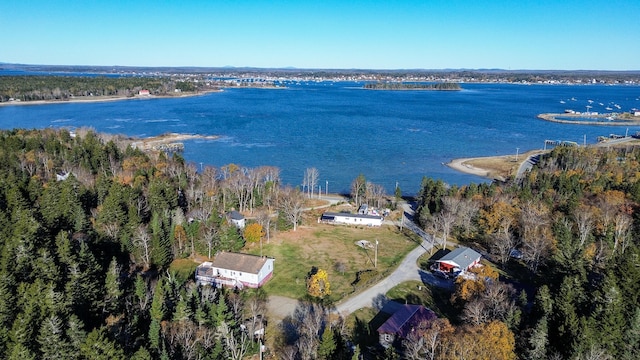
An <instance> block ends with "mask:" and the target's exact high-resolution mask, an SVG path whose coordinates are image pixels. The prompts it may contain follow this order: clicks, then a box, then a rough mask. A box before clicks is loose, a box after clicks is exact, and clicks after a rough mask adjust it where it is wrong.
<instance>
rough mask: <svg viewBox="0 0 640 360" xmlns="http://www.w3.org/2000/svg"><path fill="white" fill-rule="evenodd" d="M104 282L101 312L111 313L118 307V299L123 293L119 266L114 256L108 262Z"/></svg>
mask: <svg viewBox="0 0 640 360" xmlns="http://www.w3.org/2000/svg"><path fill="white" fill-rule="evenodd" d="M104 282H105V286H104V289H105V297H104V309H103V312H105V313H112V312H113V311H117V309H118V308H119V301H120V298H121V297H122V294H123V290H122V288H121V280H120V266H119V265H118V261H117V260H116V258H115V257H114V258H112V259H111V263H109V268H108V269H107V275H106V278H105V281H104Z"/></svg>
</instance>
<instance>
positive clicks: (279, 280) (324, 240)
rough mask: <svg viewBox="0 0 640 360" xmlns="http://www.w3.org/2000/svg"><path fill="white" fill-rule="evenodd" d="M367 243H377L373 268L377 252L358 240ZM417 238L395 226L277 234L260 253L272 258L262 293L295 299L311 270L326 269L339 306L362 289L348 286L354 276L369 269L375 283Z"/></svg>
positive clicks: (316, 227)
mask: <svg viewBox="0 0 640 360" xmlns="http://www.w3.org/2000/svg"><path fill="white" fill-rule="evenodd" d="M360 240H367V241H369V242H370V243H371V244H372V245H373V246H374V247H375V242H376V240H377V241H378V243H379V245H378V254H377V255H378V256H377V267H376V268H374V262H375V261H376V260H375V259H376V256H375V248H370V249H363V248H361V247H360V246H358V245H356V242H357V241H360ZM417 241H418V240H417V237H416V236H415V235H414V234H412V233H409V232H400V230H399V229H398V228H396V227H393V226H382V227H380V228H369V227H351V226H335V225H327V224H313V225H308V226H301V227H299V228H298V230H297V231H295V232H294V231H288V232H282V233H278V234H277V235H276V237H275V238H272V239H271V241H270V243H268V244H267V243H266V242H263V246H262V254H263V255H266V256H270V257H273V258H275V265H274V276H273V278H272V279H271V280H269V282H268V283H267V284H266V285H265V287H264V289H265V290H266V291H267V293H269V294H270V295H282V296H287V297H291V298H295V299H299V298H302V297H304V296H305V294H306V282H305V278H306V276H307V273H309V271H310V270H311V267H313V266H315V267H318V268H320V269H324V270H326V271H327V273H328V274H329V283H330V284H331V292H332V293H331V296H330V300H331V301H337V300H339V299H341V298H343V297H345V296H348V295H350V294H352V293H354V292H356V291H358V290H359V289H360V288H364V287H366V284H364V282H365V279H363V281H361V284H357V285H352V284H353V283H354V281H355V280H356V274H357V272H358V271H362V270H372V271H369V272H368V273H367V275H366V276H365V278H366V279H369V280H371V281H374V280H375V279H381V278H382V277H384V276H385V275H387V274H388V273H389V272H390V271H392V270H393V269H394V268H395V267H396V266H397V265H398V264H399V263H400V262H401V261H402V259H403V258H404V256H405V255H406V254H407V253H408V252H409V251H411V249H413V248H415V247H416V246H417ZM244 251H246V252H249V253H252V254H260V246H259V244H252V245H250V246H248V247H247V248H246V249H245V250H244Z"/></svg>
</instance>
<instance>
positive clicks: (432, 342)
mask: <svg viewBox="0 0 640 360" xmlns="http://www.w3.org/2000/svg"><path fill="white" fill-rule="evenodd" d="M639 169H640V149H638V148H635V147H631V146H628V147H620V148H611V149H608V148H602V147H557V148H555V149H554V150H553V151H551V152H549V153H547V154H545V155H542V156H541V157H540V159H539V161H538V164H537V165H536V166H535V167H534V168H533V169H532V170H531V171H529V172H528V173H526V174H525V176H524V177H523V178H522V179H509V180H507V181H506V182H504V183H496V182H494V183H491V184H470V185H466V186H462V187H455V186H454V187H451V186H448V185H447V184H445V183H443V182H442V181H438V180H434V179H430V178H427V177H425V178H424V179H423V181H422V184H421V190H420V192H419V194H418V195H417V197H416V199H415V200H416V201H417V204H418V211H417V214H416V220H417V221H418V222H419V224H420V226H421V227H422V228H424V229H425V230H426V231H427V232H428V233H430V234H433V235H434V236H435V237H436V238H438V239H441V240H442V241H443V242H444V243H445V245H446V243H447V242H449V244H451V243H454V242H457V243H459V244H462V245H466V246H470V247H473V248H474V249H476V250H478V251H480V252H481V253H482V255H483V256H484V257H485V258H486V259H488V260H489V261H490V263H485V265H486V266H484V267H483V268H481V270H478V271H477V274H476V275H477V276H475V277H465V278H462V277H460V278H458V279H457V280H456V281H455V285H454V289H453V290H452V291H451V292H450V293H448V292H445V291H436V290H433V294H435V295H434V296H436V295H437V296H439V297H440V300H442V299H444V300H443V301H441V302H440V304H441V305H442V307H441V308H438V309H434V310H435V311H436V312H437V313H438V316H439V317H440V319H438V320H437V321H436V322H434V323H433V324H430V325H429V326H428V327H426V328H424V329H418V330H420V331H416V332H415V335H414V336H411V337H409V338H408V339H407V341H405V342H403V343H402V344H398V347H397V348H395V349H394V348H389V349H387V350H381V349H375V348H374V346H373V345H371V344H370V342H369V341H370V339H365V337H366V336H370V335H371V333H374V336H375V335H376V334H375V329H370V328H369V325H368V324H365V323H362V322H359V320H358V319H357V318H356V319H355V325H353V326H351V325H347V324H346V323H345V322H343V321H342V320H336V319H331V318H330V316H329V311H328V306H330V304H324V303H323V302H322V301H316V302H313V301H311V302H300V303H299V305H298V308H297V309H295V312H294V316H293V317H291V318H289V319H287V321H286V322H283V323H282V324H281V325H278V326H276V328H277V329H278V331H277V332H278V334H275V335H272V336H273V337H274V338H275V339H274V340H273V341H272V343H271V344H270V345H271V346H272V347H273V348H272V350H271V352H270V353H269V357H270V358H277V359H291V360H296V359H359V358H362V357H363V356H364V358H366V359H375V358H378V359H396V358H400V356H402V357H403V358H407V359H425V358H428V359H453V358H456V359H585V360H586V359H635V358H636V356H637V354H638V353H640V259H639V255H640V241H639V240H638V237H637V235H635V234H636V233H637V228H638V225H639V223H638V221H639V218H638V213H639V212H638V204H640V171H639ZM309 173H310V174H309V177H310V178H314V176H311V175H313V172H311V171H310V172H309ZM305 181H306V180H305ZM310 181H311V180H310ZM358 184H359V186H354V187H353V188H354V192H355V193H354V194H352V198H353V197H355V199H356V201H355V202H356V203H361V202H362V203H364V202H369V201H371V200H372V199H375V197H371V198H370V199H362V198H360V197H359V196H361V195H363V194H367V191H366V188H367V183H366V181H365V179H364V176H359V177H358V178H356V180H354V185H358ZM370 187H371V188H372V189H373V188H375V187H373V186H370ZM361 189H362V190H361ZM354 195H355V196H354ZM396 197H399V196H398V194H396ZM303 199H304V194H303V193H302V192H301V191H300V189H295V188H291V187H288V186H283V185H282V184H280V180H279V170H278V169H277V168H274V167H269V166H262V167H258V168H253V169H252V168H244V167H241V166H238V165H235V164H229V165H226V166H223V167H220V168H213V167H204V168H201V169H198V168H196V166H195V165H194V164H189V163H187V162H186V161H185V159H184V158H182V156H181V155H180V154H179V153H164V152H143V151H141V150H140V149H136V148H135V147H133V146H132V141H131V140H130V139H124V138H121V137H119V136H113V135H107V134H97V133H95V132H94V131H92V130H90V129H78V130H77V131H75V132H73V133H71V132H69V131H68V130H65V129H53V128H49V129H44V130H24V129H14V130H9V131H2V132H0V358H6V359H237V360H240V359H244V358H247V357H250V356H253V357H257V356H258V354H259V349H260V345H261V341H262V339H260V338H259V336H258V337H256V336H254V334H255V333H256V332H255V330H256V329H260V328H261V327H263V326H264V325H265V324H264V323H265V320H268V319H267V317H266V315H267V310H266V309H267V306H266V304H267V301H268V296H267V294H266V293H265V291H264V290H263V289H257V290H244V291H236V290H233V289H223V288H213V287H210V286H198V285H197V284H195V283H194V281H193V270H194V268H195V265H194V264H195V262H194V261H193V260H194V259H195V260H197V259H198V258H200V259H202V258H210V257H212V256H213V255H214V254H215V253H216V252H218V251H221V250H228V251H239V250H241V249H242V248H243V247H244V246H245V245H246V242H247V241H256V240H255V239H254V238H259V237H260V236H264V233H263V231H266V232H267V233H268V232H269V231H275V230H278V231H284V230H288V229H294V228H295V226H296V225H297V224H299V223H300V222H301V221H303V219H302V217H301V212H302V211H303V206H302V204H303ZM231 209H236V210H238V211H240V212H252V213H254V214H255V218H256V220H255V222H256V224H259V225H260V226H261V227H262V229H257V230H256V231H253V229H252V233H248V232H247V233H245V234H243V233H242V232H241V231H239V230H238V229H237V228H236V227H235V226H233V225H232V224H230V223H229V222H228V221H227V219H226V216H225V213H226V212H227V211H229V210H231ZM272 213H276V214H278V216H277V219H271V217H270V214H272ZM260 230H263V231H260ZM252 234H253V235H252ZM251 239H253V240H251ZM185 264H187V265H185ZM425 266H428V264H425ZM322 271H324V270H322ZM318 273H319V274H320V273H322V272H321V271H318ZM326 282H327V283H328V280H327V281H326ZM327 305H328V306H327ZM272 326H273V324H272Z"/></svg>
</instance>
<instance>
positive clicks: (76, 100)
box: [0, 89, 223, 106]
mask: <svg viewBox="0 0 640 360" xmlns="http://www.w3.org/2000/svg"><path fill="white" fill-rule="evenodd" d="M222 91H223V90H222V89H218V90H206V91H202V92H198V93H182V94H180V95H142V96H140V95H135V96H87V97H73V98H69V99H64V100H57V99H56V100H33V101H5V102H0V106H14V105H15V106H27V105H33V106H37V105H52V104H83V103H86V104H91V103H100V102H111V101H127V100H152V99H180V98H188V97H194V96H203V95H207V94H211V93H217V92H222Z"/></svg>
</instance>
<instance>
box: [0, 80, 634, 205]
mask: <svg viewBox="0 0 640 360" xmlns="http://www.w3.org/2000/svg"><path fill="white" fill-rule="evenodd" d="M361 86H362V84H358V83H353V82H335V83H334V82H320V83H308V84H304V83H303V84H299V85H297V84H289V86H288V88H286V89H279V90H273V89H227V90H225V91H223V92H219V93H211V94H207V95H203V96H197V97H187V98H169V99H145V100H129V101H115V102H100V103H85V104H81V103H64V104H47V105H32V106H29V105H23V106H2V107H0V128H3V129H11V128H46V127H81V126H89V127H93V128H95V129H96V130H97V131H101V132H108V133H115V134H124V135H129V136H140V137H146V136H153V135H159V134H163V133H168V132H177V133H190V134H202V135H219V136H220V138H219V139H217V140H189V141H186V142H185V152H184V157H185V159H186V160H187V161H189V162H193V163H195V164H196V165H197V166H198V168H199V166H200V165H199V164H200V163H202V164H205V165H211V166H216V167H219V166H222V165H226V164H229V163H235V164H239V165H241V166H248V167H256V166H260V165H270V166H277V167H279V168H280V169H281V178H282V180H283V182H284V183H287V184H291V185H294V186H295V185H298V184H301V183H302V179H303V175H304V171H305V169H306V168H309V167H315V168H317V169H318V170H319V173H320V184H321V185H322V186H323V191H324V185H325V184H326V182H327V181H328V184H329V191H330V192H348V191H349V187H350V184H351V181H352V180H353V179H354V178H355V177H356V176H358V174H360V173H362V174H364V175H365V177H366V178H367V179H368V180H369V181H372V182H374V183H378V184H382V185H384V186H385V188H386V189H387V191H388V192H390V193H391V192H393V189H394V187H395V184H396V183H397V184H398V185H399V186H400V188H401V189H402V190H403V193H404V194H415V193H416V192H417V190H418V189H419V186H420V181H421V179H422V177H423V176H430V177H433V178H436V179H442V180H443V181H445V182H447V183H449V184H457V185H463V184H468V183H470V182H486V181H487V180H486V179H483V178H480V177H476V176H471V175H466V174H461V173H459V172H457V171H455V170H452V169H450V168H448V167H447V166H445V165H444V164H445V163H447V162H449V161H450V160H452V159H454V158H461V157H474V156H493V155H507V154H515V152H516V149H517V148H518V149H519V150H518V151H519V152H520V153H523V152H525V151H528V150H532V149H541V148H542V147H543V146H544V140H546V139H550V140H565V141H575V142H578V143H580V144H582V143H583V141H584V139H585V137H586V142H587V143H589V144H592V143H595V142H596V139H597V137H598V136H601V135H604V136H607V135H609V134H611V133H616V134H624V133H625V132H627V131H628V132H629V134H634V133H635V132H636V131H640V127H638V126H633V127H629V128H626V127H615V126H589V125H573V124H559V123H551V122H546V121H542V120H539V119H537V118H536V116H537V115H538V114H539V113H544V112H563V111H564V110H565V109H573V110H576V111H585V110H586V109H587V108H586V106H592V108H590V110H591V111H598V112H607V110H605V107H607V106H609V107H613V106H614V104H617V105H619V106H620V108H621V110H618V111H630V110H631V109H632V108H640V100H639V99H638V98H639V97H640V87H638V86H605V85H588V86H585V85H583V86H576V85H514V84H462V87H463V90H462V91H457V92H446V91H445V92H441V91H372V90H363V89H361V88H360V87H361ZM588 100H592V102H589V101H588ZM561 101H564V103H561ZM600 103H602V105H600ZM614 110H617V108H614Z"/></svg>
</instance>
